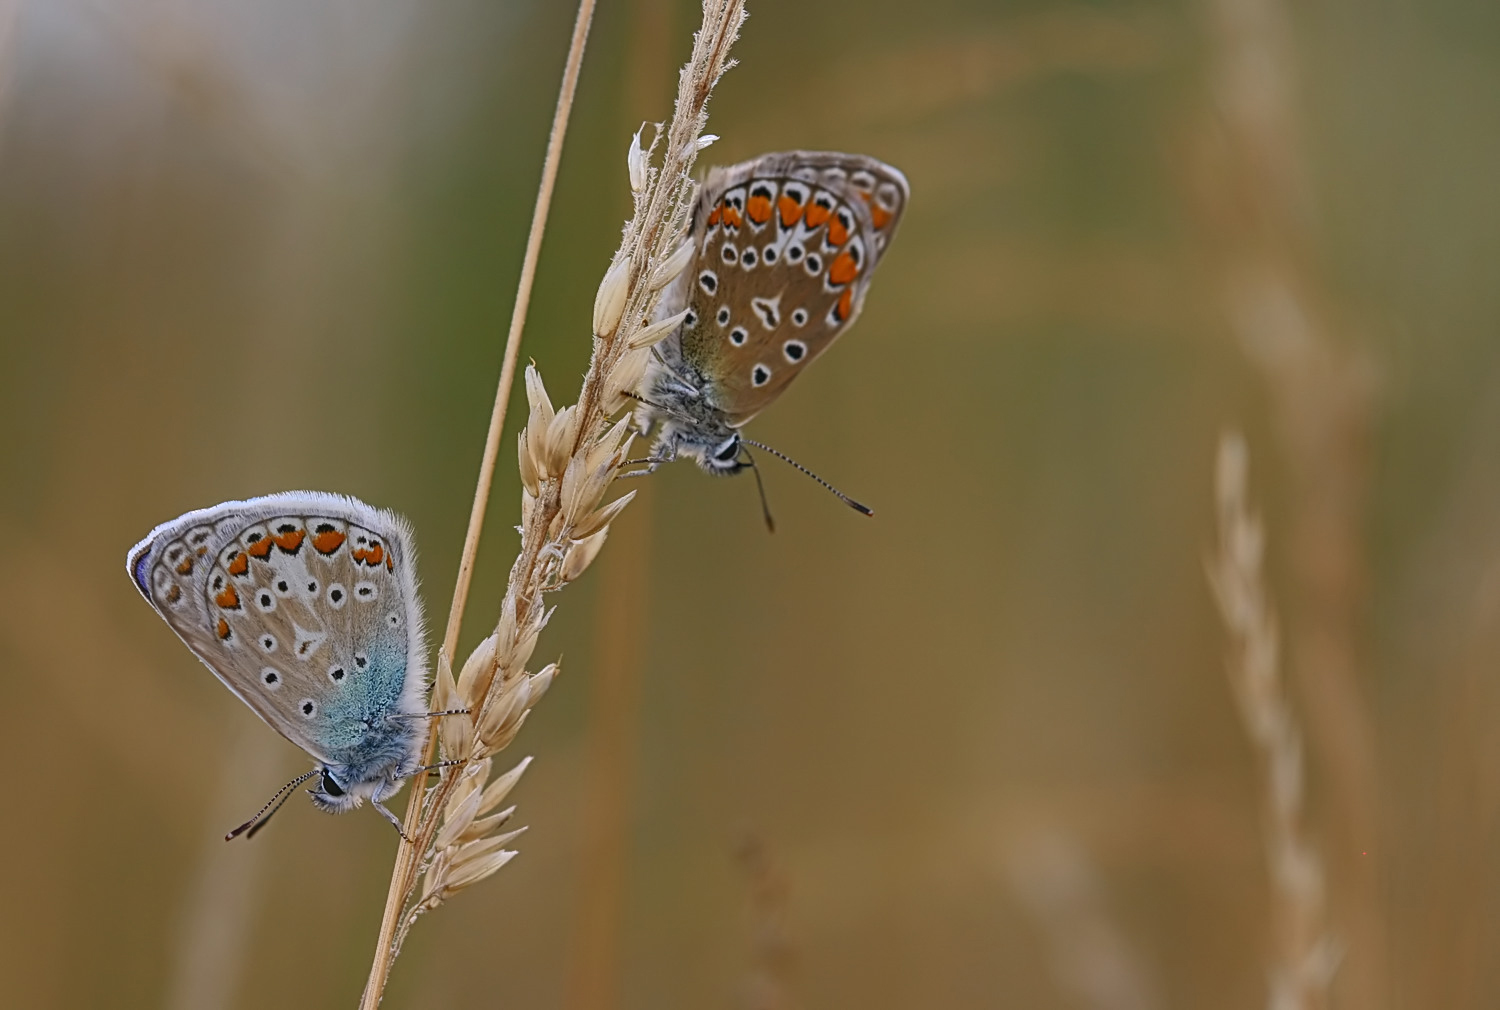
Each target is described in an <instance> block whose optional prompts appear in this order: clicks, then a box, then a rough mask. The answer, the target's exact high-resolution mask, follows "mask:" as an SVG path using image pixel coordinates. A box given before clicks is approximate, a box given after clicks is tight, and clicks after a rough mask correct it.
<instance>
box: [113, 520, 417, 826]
mask: <svg viewBox="0 0 1500 1010" xmlns="http://www.w3.org/2000/svg"><path fill="white" fill-rule="evenodd" d="M416 560H417V559H416V553H415V550H414V549H413V546H412V537H411V529H410V527H409V526H407V524H406V522H405V521H404V520H403V519H401V518H400V517H399V516H396V515H394V514H392V513H390V512H386V511H383V510H381V509H376V508H372V507H371V506H369V505H366V504H365V503H364V502H361V501H357V500H356V499H353V498H347V497H345V496H343V495H335V494H324V493H321V492H316V491H293V492H288V493H285V494H273V495H267V496H265V497H263V498H252V499H250V500H249V501H231V502H225V503H224V504H222V505H215V506H213V507H212V508H206V509H199V510H197V511H195V512H189V513H187V514H186V515H184V516H180V517H179V518H177V519H173V520H172V521H171V522H168V523H163V524H162V525H160V526H158V527H156V529H154V530H152V531H151V533H150V534H149V535H147V537H146V538H145V539H144V540H142V541H141V542H140V543H138V544H136V545H135V547H133V548H132V549H131V551H130V554H129V555H128V556H127V559H126V566H127V568H128V570H129V573H130V578H131V581H133V582H134V583H135V586H136V588H137V589H139V590H140V592H141V595H142V596H144V597H145V598H146V602H148V603H150V604H151V606H152V607H153V608H154V609H155V610H156V612H157V613H158V614H160V615H161V616H162V618H163V620H165V621H166V622H167V624H168V626H170V627H171V629H172V630H173V631H175V632H176V633H177V635H178V637H179V638H181V639H182V640H183V642H185V643H186V644H187V647H188V648H189V649H191V650H192V651H193V654H194V655H196V656H197V657H198V658H199V659H201V660H202V661H203V663H204V665H205V666H207V667H208V668H209V669H210V670H211V671H213V674H214V676H216V677H218V678H219V680H220V681H222V682H223V684H224V686H225V687H227V688H229V690H231V691H233V692H234V693H235V695H236V696H237V697H238V698H239V699H240V700H241V701H243V702H244V703H245V704H246V705H249V706H250V708H251V709H252V710H253V711H254V712H255V714H256V715H258V716H260V717H261V718H262V719H264V720H265V721H266V723H267V724H269V725H270V727H271V728H272V729H274V730H276V731H277V732H278V733H280V734H281V735H282V736H284V737H286V738H287V739H288V740H290V741H291V742H292V743H294V744H296V745H297V746H298V747H301V748H302V749H303V750H304V751H306V752H307V753H308V754H309V755H311V756H312V758H313V759H314V760H315V761H316V762H317V766H316V767H315V768H314V769H313V770H312V771H310V772H308V773H307V774H306V775H303V776H302V777H301V778H299V779H297V780H295V781H294V782H291V783H288V785H287V786H286V787H284V788H283V789H282V790H281V791H280V792H278V793H277V795H276V796H275V797H273V798H272V801H271V803H268V804H267V805H266V808H265V809H263V810H262V811H261V812H260V813H259V814H257V815H256V816H255V817H253V818H251V819H250V821H248V822H246V824H244V825H242V826H241V827H240V828H238V829H236V830H235V831H233V832H231V833H230V835H229V837H231V838H232V837H234V836H235V835H237V834H239V833H240V832H241V831H244V830H246V829H249V830H250V833H251V834H254V832H255V831H256V830H258V828H259V826H260V825H261V824H264V823H265V817H266V816H269V815H267V814H266V811H267V810H270V811H271V812H272V813H274V812H275V809H276V808H279V806H280V802H279V801H284V799H285V797H286V796H290V795H291V790H292V788H294V787H295V786H296V785H298V784H300V783H302V782H304V781H306V780H307V779H315V780H316V781H315V782H314V784H313V786H312V787H311V788H309V789H308V790H307V791H308V793H309V795H311V796H312V799H313V802H314V803H315V804H316V805H317V806H319V807H321V808H322V809H324V810H327V811H330V812H333V813H342V812H343V811H346V810H352V809H353V808H355V807H357V806H359V804H360V803H361V802H362V801H363V800H366V799H368V800H369V801H370V802H371V804H372V805H373V806H374V807H375V808H376V809H377V810H379V811H380V812H381V813H382V814H384V815H385V817H386V818H387V819H389V820H390V821H391V823H393V824H395V825H396V829H397V830H398V831H400V830H401V826H400V822H399V821H397V819H396V817H395V815H393V814H392V813H391V812H390V811H389V810H388V809H386V808H385V806H383V805H382V804H381V800H384V799H386V798H388V797H389V796H391V795H392V794H394V793H395V792H396V791H397V790H398V789H399V788H400V787H401V782H402V780H403V779H405V778H407V777H408V776H411V775H413V774H415V773H416V772H418V771H420V770H421V763H422V751H423V748H424V746H425V743H426V739H427V736H426V725H425V723H424V721H423V719H422V717H423V716H425V715H426V714H427V706H426V702H425V700H424V689H425V686H426V669H427V667H426V664H427V658H426V656H427V643H426V638H425V633H424V631H423V625H422V605H421V601H420V600H419V599H418V597H417V574H416ZM273 805H274V806H273ZM263 815H265V816H263Z"/></svg>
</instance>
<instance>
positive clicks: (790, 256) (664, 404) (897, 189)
mask: <svg viewBox="0 0 1500 1010" xmlns="http://www.w3.org/2000/svg"><path fill="white" fill-rule="evenodd" d="M908 196H909V188H908V186H907V183H906V177H905V176H903V175H902V174H901V173H900V172H899V171H897V170H896V169H895V168H892V167H891V166H890V165H886V164H884V163H883V162H880V161H877V160H875V159H874V158H868V157H865V156H863V155H854V154H838V153H833V152H811V151H789V152H785V153H781V154H768V155H764V156H762V157H760V158H756V159H754V160H752V161H747V162H743V163H741V164H739V165H734V166H732V167H729V168H716V169H714V170H713V171H711V172H710V173H709V174H708V178H707V179H706V180H705V181H704V183H703V186H702V188H701V190H700V194H699V198H698V202H697V204H696V206H695V208H694V212H693V217H692V223H691V226H690V240H691V241H692V243H693V261H692V263H691V264H690V265H689V267H688V268H687V269H686V270H685V271H684V272H683V273H682V275H681V276H680V277H679V278H678V279H677V280H676V281H675V282H674V283H673V285H672V287H671V288H670V289H669V290H668V291H667V293H666V295H665V296H664V297H663V299H662V306H661V308H660V310H659V311H658V316H659V318H667V317H669V316H672V315H675V314H677V313H678V312H681V311H683V310H686V313H687V314H686V316H685V317H684V319H683V322H682V325H681V326H680V327H679V328H678V329H677V331H676V332H675V333H673V334H672V335H670V336H668V337H667V338H666V339H664V340H663V341H662V342H661V343H659V344H658V345H657V347H656V354H655V356H654V357H653V359H652V361H651V363H650V365H649V366H648V367H647V370H646V374H645V377H644V380H643V382H642V388H641V390H640V398H641V401H642V402H641V405H640V407H639V408H638V409H637V412H636V418H637V423H638V424H639V426H640V427H641V428H642V430H645V431H650V430H651V429H652V427H653V426H658V427H657V436H656V441H655V444H654V445H653V447H652V451H651V465H652V467H653V468H654V467H655V466H656V465H657V464H659V463H662V462H667V461H669V460H672V459H675V458H676V457H677V456H679V455H683V456H687V457H689V458H691V459H693V460H695V461H696V462H697V463H698V465H699V466H701V467H702V468H703V469H704V470H707V471H708V472H710V473H721V474H727V473H735V472H737V471H739V470H741V469H743V468H744V467H746V466H749V465H751V464H750V463H749V462H748V460H746V459H745V458H744V457H743V447H742V444H741V443H742V439H741V437H740V434H739V429H740V428H741V427H742V426H743V425H744V424H746V423H747V422H748V421H750V419H751V418H753V417H755V415H756V414H758V413H760V411H761V410H763V409H765V407H766V406H767V405H769V404H770V403H771V401H772V400H774V399H776V397H777V396H779V395H781V392H782V391H783V390H784V389H785V388H786V387H787V385H788V384H789V383H791V381H792V380H793V379H794V378H796V377H797V376H798V375H799V374H801V373H802V372H803V371H805V370H806V368H807V366H808V365H810V364H811V363H812V362H813V360H814V359H816V358H817V357H818V356H819V355H820V354H822V353H823V352H824V351H825V350H827V349H828V347H829V346H830V345H832V343H833V341H834V340H836V339H837V338H838V337H839V336H840V335H842V334H843V333H844V332H845V331H847V330H848V329H849V327H850V326H851V325H852V324H853V323H854V320H855V319H856V318H857V317H858V315H859V313H860V309H861V308H862V307H863V305H864V299H865V295H866V293H867V292H868V291H869V285H870V277H871V275H872V274H873V272H874V270H875V267H876V266H877V265H878V263H879V262H880V259H881V257H882V256H883V255H884V253H885V250H886V249H887V248H888V247H889V245H890V242H891V239H892V238H893V237H894V236H895V232H896V228H897V226H898V225H899V224H900V220H901V214H902V212H903V211H904V210H905V208H906V202H907V198H908Z"/></svg>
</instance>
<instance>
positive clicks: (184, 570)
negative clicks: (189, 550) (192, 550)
mask: <svg viewBox="0 0 1500 1010" xmlns="http://www.w3.org/2000/svg"><path fill="white" fill-rule="evenodd" d="M177 574H178V575H191V574H193V556H192V555H191V554H189V555H188V556H187V557H185V558H183V559H182V564H180V565H178V566H177Z"/></svg>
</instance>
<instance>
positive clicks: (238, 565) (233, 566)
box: [228, 551, 250, 575]
mask: <svg viewBox="0 0 1500 1010" xmlns="http://www.w3.org/2000/svg"><path fill="white" fill-rule="evenodd" d="M249 570H250V555H248V554H241V553H240V552H239V551H235V552H234V556H233V557H232V558H230V559H229V568H228V572H229V574H230V575H244V574H245V573H246V572H248V571H249Z"/></svg>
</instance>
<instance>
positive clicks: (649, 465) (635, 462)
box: [620, 445, 677, 477]
mask: <svg viewBox="0 0 1500 1010" xmlns="http://www.w3.org/2000/svg"><path fill="white" fill-rule="evenodd" d="M676 458H677V447H676V446H675V445H673V446H668V447H667V451H666V452H665V453H663V454H662V455H660V456H656V455H652V456H646V457H645V458H643V459H627V460H625V462H623V463H621V464H620V465H621V466H639V465H640V464H642V463H645V464H646V469H644V470H631V471H629V472H628V473H622V474H620V476H621V477H644V476H646V475H647V474H652V473H655V472H656V468H657V467H659V466H661V465H662V464H663V463H670V462H672V461H673V460H675V459H676Z"/></svg>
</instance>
